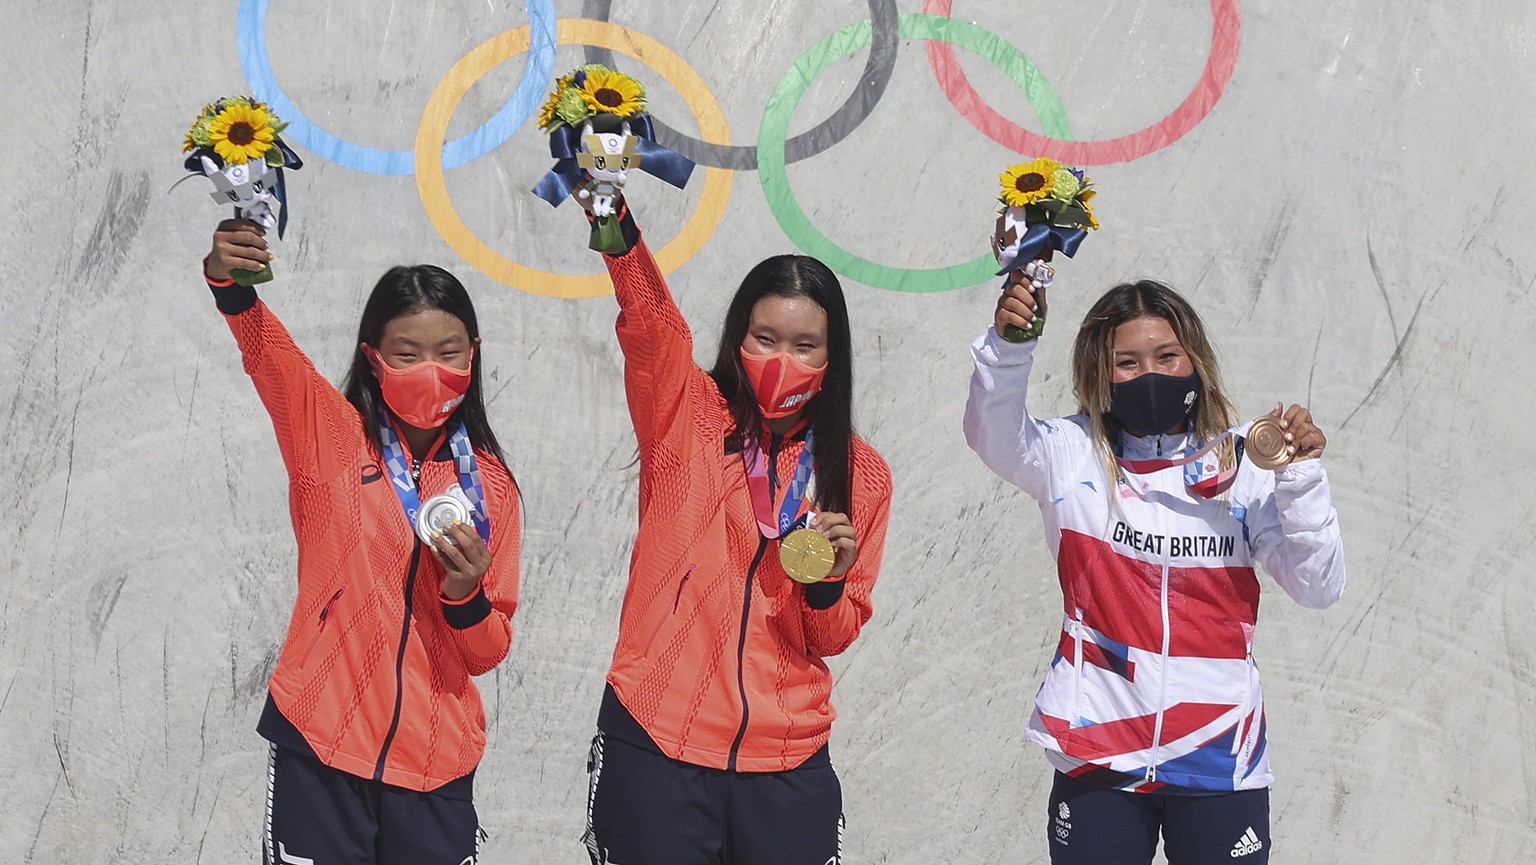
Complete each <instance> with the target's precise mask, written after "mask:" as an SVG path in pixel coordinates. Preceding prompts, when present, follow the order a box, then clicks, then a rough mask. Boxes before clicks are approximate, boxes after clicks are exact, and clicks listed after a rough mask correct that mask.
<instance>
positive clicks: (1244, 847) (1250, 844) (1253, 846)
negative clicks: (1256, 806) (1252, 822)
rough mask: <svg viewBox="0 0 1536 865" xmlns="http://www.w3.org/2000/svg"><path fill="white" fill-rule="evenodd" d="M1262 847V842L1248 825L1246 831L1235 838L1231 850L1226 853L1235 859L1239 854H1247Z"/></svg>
mask: <svg viewBox="0 0 1536 865" xmlns="http://www.w3.org/2000/svg"><path fill="white" fill-rule="evenodd" d="M1263 849H1264V842H1263V841H1260V840H1259V836H1258V833H1256V832H1254V831H1253V827H1252V826H1249V827H1248V831H1246V832H1244V833H1243V837H1241V838H1239V839H1237V843H1236V844H1233V845H1232V852H1231V853H1230V854H1228V855H1230V856H1231V857H1232V858H1233V859H1236V858H1237V857H1239V856H1247V855H1248V854H1249V853H1257V852H1259V851H1260V850H1263Z"/></svg>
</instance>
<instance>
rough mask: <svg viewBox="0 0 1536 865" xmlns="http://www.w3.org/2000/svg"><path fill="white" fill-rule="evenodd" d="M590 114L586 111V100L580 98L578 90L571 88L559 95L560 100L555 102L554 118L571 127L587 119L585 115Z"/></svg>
mask: <svg viewBox="0 0 1536 865" xmlns="http://www.w3.org/2000/svg"><path fill="white" fill-rule="evenodd" d="M590 113H592V112H591V111H590V110H588V108H587V103H586V100H584V99H582V98H581V90H580V88H576V87H571V88H568V89H566V90H565V92H563V93H561V94H560V98H559V99H557V100H556V101H555V114H556V116H558V117H559V118H560V119H561V120H564V121H565V122H566V123H569V124H570V125H572V126H575V125H577V124H579V123H581V121H583V120H585V119H587V115H588V114H590Z"/></svg>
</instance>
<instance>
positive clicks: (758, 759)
mask: <svg viewBox="0 0 1536 865" xmlns="http://www.w3.org/2000/svg"><path fill="white" fill-rule="evenodd" d="M621 227H622V229H623V232H624V236H625V239H626V242H627V244H628V249H627V251H625V252H623V253H621V254H618V255H610V256H607V257H605V261H606V262H607V265H608V270H609V273H610V275H611V276H612V278H613V284H614V292H615V294H616V295H617V298H618V302H619V309H620V312H619V320H618V337H619V345H620V347H621V348H622V349H623V352H624V357H625V369H624V383H625V388H626V392H627V396H628V402H629V410H630V415H631V418H632V419H633V421H634V427H635V436H636V438H637V440H638V443H639V450H640V529H639V534H638V536H637V537H636V541H635V547H634V552H633V555H632V557H631V560H630V572H629V585H628V589H627V591H626V593H625V597H624V610H623V615H622V617H621V619H620V622H619V638H618V645H617V646H616V647H615V648H614V654H613V665H612V667H611V668H610V669H609V672H608V688H607V690H606V692H605V694H604V699H603V703H602V707H601V709H600V712H599V717H598V728H599V731H600V732H599V734H598V736H597V737H596V738H595V739H594V741H593V747H592V760H591V767H590V774H591V795H590V796H589V806H590V808H589V815H588V832H587V835H586V838H585V841H586V844H587V847H588V852H589V853H590V854H591V857H592V860H593V862H594V863H623V865H652V863H667V865H693V863H698V865H704V863H728V865H741V863H756V862H762V863H770V862H771V863H806V865H824V863H826V862H828V861H831V860H833V859H835V858H836V857H838V856H839V855H840V854H839V849H838V848H839V843H840V835H841V809H842V794H841V789H840V787H839V785H838V782H837V776H836V774H835V773H834V772H833V770H832V766H831V762H830V759H829V758H828V755H827V739H828V737H829V735H830V734H831V724H832V719H833V717H834V716H835V714H836V713H835V711H834V710H833V708H832V703H831V700H830V695H831V690H832V677H831V674H830V673H829V672H828V670H827V665H826V663H825V662H824V661H823V660H822V659H823V658H824V657H826V656H829V655H835V654H837V653H839V652H842V651H843V650H844V649H846V648H847V647H848V646H849V645H850V644H851V643H852V642H853V640H854V638H855V637H857V636H858V633H859V629H860V628H861V627H862V626H863V624H864V623H865V622H866V621H868V619H869V615H870V591H871V589H873V587H874V582H875V576H876V573H877V571H878V570H879V566H880V556H881V552H882V549H883V547H884V543H885V531H886V523H887V519H888V516H889V513H890V501H891V474H890V470H889V469H888V468H887V467H886V464H885V462H884V460H882V459H881V458H880V455H879V454H877V453H876V452H875V450H874V449H873V448H871V447H870V446H869V445H868V444H866V443H865V442H864V441H863V440H862V439H860V438H858V437H857V436H856V435H854V434H853V430H852V422H851V408H852V379H853V377H852V352H851V349H850V345H849V342H850V338H849V328H848V314H847V309H846V307H845V305H844V302H843V296H842V289H841V287H840V286H839V285H838V282H837V278H836V277H835V276H834V275H833V274H832V273H831V271H829V270H828V269H827V268H826V266H825V265H823V264H821V262H819V261H816V260H815V259H813V258H808V257H805V256H788V255H786V256H778V257H775V258H770V259H768V260H766V261H764V262H762V263H761V264H759V265H758V266H757V267H755V268H754V269H753V270H752V271H751V272H750V273H749V274H748V275H747V277H746V279H745V280H744V281H743V282H742V285H741V288H740V289H739V290H738V291H737V292H736V295H735V298H734V300H733V301H732V303H731V306H730V309H729V311H728V312H727V314H726V321H725V326H724V330H723V334H722V337H721V340H720V353H719V356H718V359H717V360H716V362H715V365H714V368H713V369H711V370H710V371H708V372H706V371H704V370H703V369H701V368H699V367H698V366H697V365H696V364H694V362H693V339H692V337H691V335H690V333H689V330H688V325H687V323H686V322H685V321H684V320H683V317H682V314H681V313H680V312H679V311H678V308H677V306H676V304H675V303H674V302H673V300H672V297H671V295H670V294H669V293H668V290H667V286H666V283H665V281H664V280H663V278H662V275H661V273H660V271H659V270H658V269H657V267H656V263H655V261H654V260H653V259H652V258H651V253H650V251H649V249H647V247H646V245H645V242H644V241H643V240H641V239H640V235H639V231H638V229H636V228H635V225H634V222H633V220H632V219H631V218H630V216H629V214H628V212H627V211H625V212H624V213H623V214H622V216H621ZM806 527H810V528H811V529H813V530H814V531H813V532H812V534H817V533H819V535H820V536H821V537H824V538H825V539H826V540H827V541H830V546H828V547H827V552H826V554H827V557H828V558H827V561H828V564H830V565H831V568H830V573H829V574H828V575H827V576H826V578H825V579H823V580H821V581H819V582H813V583H810V584H803V583H802V582H799V581H797V580H795V579H792V578H791V577H790V575H789V574H788V573H787V572H786V564H788V566H789V569H790V570H798V567H797V566H796V565H795V564H794V561H793V558H792V557H791V558H790V559H789V560H788V561H787V562H786V560H784V559H781V538H784V539H785V540H784V541H783V544H782V545H784V546H792V544H791V543H790V535H791V532H793V531H794V530H795V529H803V528H806ZM804 537H805V536H804V535H802V536H801V538H800V539H801V540H803V539H804ZM834 551H835V552H834ZM802 576H805V575H803V574H802ZM807 578H809V577H807Z"/></svg>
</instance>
